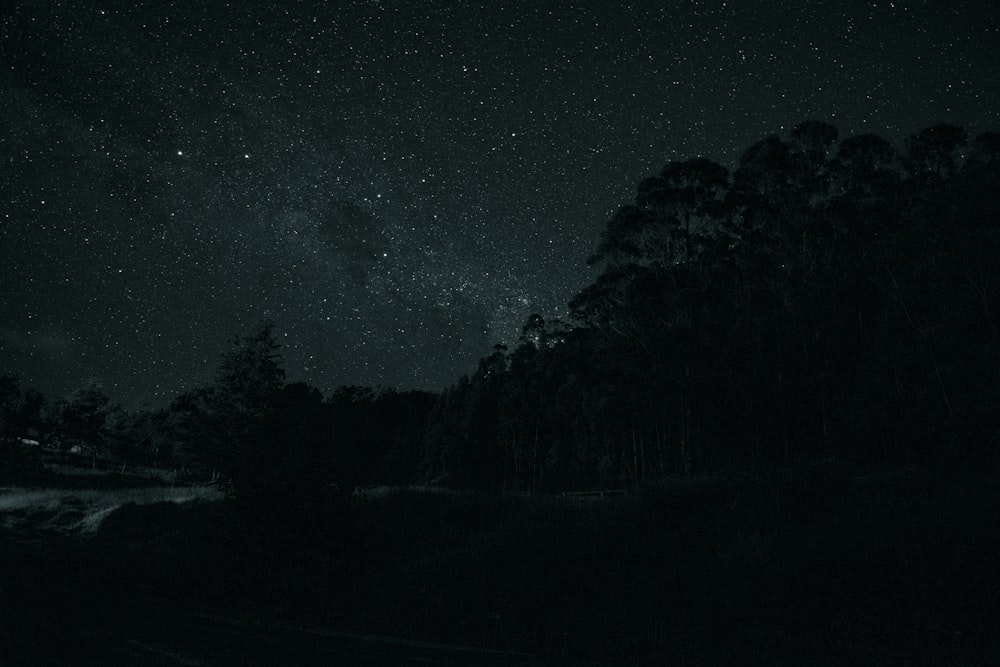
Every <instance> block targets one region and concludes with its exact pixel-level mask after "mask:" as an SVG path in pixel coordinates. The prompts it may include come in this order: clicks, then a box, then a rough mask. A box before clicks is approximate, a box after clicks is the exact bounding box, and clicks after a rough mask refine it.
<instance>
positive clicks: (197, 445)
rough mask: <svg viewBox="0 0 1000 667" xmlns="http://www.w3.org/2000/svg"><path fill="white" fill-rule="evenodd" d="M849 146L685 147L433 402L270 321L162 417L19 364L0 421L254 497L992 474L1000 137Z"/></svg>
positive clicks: (999, 321) (797, 137) (947, 133)
mask: <svg viewBox="0 0 1000 667" xmlns="http://www.w3.org/2000/svg"><path fill="white" fill-rule="evenodd" d="M838 139H839V137H838V131H837V129H836V128H834V127H833V126H831V125H828V124H826V123H823V122H818V121H807V122H804V123H802V124H800V125H798V126H796V127H795V128H794V129H793V130H792V132H791V133H790V135H789V136H788V137H787V138H784V139H783V138H781V137H779V136H769V137H766V138H765V139H762V140H761V141H759V142H757V143H755V144H754V145H753V146H751V147H749V148H748V149H747V150H746V151H745V152H744V153H743V155H742V156H741V158H740V160H739V165H738V167H737V168H736V170H735V171H734V172H732V173H730V172H729V170H727V169H726V168H725V167H723V166H721V165H718V164H716V163H713V162H711V161H710V160H706V159H704V158H696V159H691V160H686V161H673V162H669V163H668V164H667V165H666V166H665V167H664V168H663V169H662V170H661V171H660V173H659V174H656V175H653V176H650V177H649V178H647V179H645V180H643V181H642V182H641V183H639V184H638V187H637V191H636V195H635V199H634V201H633V202H632V203H630V204H627V205H625V206H622V207H621V208H620V209H619V210H618V212H617V213H615V215H614V216H613V217H612V218H611V219H610V220H609V221H608V222H607V224H606V227H605V229H604V231H603V233H602V235H601V237H600V239H599V241H598V243H597V244H596V250H595V252H594V254H593V256H591V257H590V258H589V262H590V263H591V264H593V265H595V266H597V267H599V269H600V273H599V275H598V277H597V279H596V280H595V281H594V283H593V284H591V285H589V286H587V287H586V288H585V289H584V290H582V291H581V292H580V293H579V294H578V295H576V296H575V297H574V298H573V299H572V300H571V302H570V303H569V307H570V312H571V322H570V323H566V322H561V321H546V320H545V319H543V318H542V317H541V316H539V315H532V316H531V317H530V318H528V320H527V322H526V324H525V325H524V328H523V330H522V335H521V338H520V340H519V341H518V344H517V345H516V346H515V347H513V349H510V348H507V347H505V346H503V345H498V346H497V347H496V349H495V350H494V352H493V353H492V354H490V355H489V356H487V357H485V358H483V359H482V360H481V361H480V362H479V365H478V368H477V369H476V370H475V372H474V373H472V374H471V375H470V376H466V377H462V378H460V379H459V380H458V382H457V383H456V384H455V385H453V386H451V387H449V388H447V389H445V390H444V391H443V392H441V393H440V394H439V395H435V394H429V393H425V392H396V391H392V390H373V389H369V388H357V387H348V388H341V389H339V390H337V391H335V392H334V393H333V394H332V395H330V396H328V397H324V396H323V395H322V394H321V393H320V392H319V391H318V390H316V389H314V388H311V387H309V386H306V385H304V384H286V383H285V379H284V373H283V371H282V369H281V363H280V350H279V347H278V345H277V344H276V342H275V340H274V337H273V335H272V325H271V323H269V322H262V323H260V324H258V325H257V326H256V328H255V329H254V330H252V331H251V332H249V333H248V334H246V335H242V336H238V337H236V338H235V339H233V341H232V347H231V349H230V350H229V351H228V352H227V353H226V354H225V355H224V356H223V358H222V360H221V363H220V365H219V368H218V371H217V374H216V377H215V380H214V381H213V383H211V384H210V385H208V386H206V387H203V388H200V389H197V390H194V391H191V392H188V393H185V394H183V395H182V396H179V397H178V398H177V399H175V400H174V401H173V402H172V403H171V405H170V406H169V407H168V408H166V409H163V410H160V411H157V412H137V413H136V412H132V413H130V412H127V411H124V410H121V409H120V408H114V406H111V404H110V402H109V401H108V399H107V397H106V396H104V395H103V394H102V393H101V392H100V390H99V389H98V388H94V387H91V388H89V389H87V390H84V391H82V392H78V394H76V395H74V396H73V397H70V398H69V399H66V400H62V401H57V402H55V403H53V404H51V405H49V404H47V403H46V402H45V400H44V398H43V397H41V396H40V395H37V392H35V393H31V390H24V391H22V390H21V389H20V388H19V387H18V386H17V383H16V382H15V381H13V380H11V379H6V380H4V382H5V384H2V385H0V387H2V388H3V396H0V407H2V409H3V410H4V411H5V412H4V415H5V416H3V419H4V420H5V421H4V422H3V423H4V424H6V425H7V426H5V431H6V432H9V433H13V432H17V433H19V434H23V433H28V432H38V433H40V435H41V437H43V438H44V437H46V433H49V434H53V435H54V436H55V437H56V439H59V440H60V441H61V442H63V443H64V446H65V445H66V444H67V443H72V442H74V441H81V442H83V441H85V442H88V443H101V446H103V447H105V448H107V449H108V450H110V451H114V452H115V453H116V455H117V456H120V457H123V458H132V459H135V460H143V461H147V462H153V461H154V460H155V461H157V462H158V464H160V465H162V464H163V463H167V462H169V463H172V464H175V465H193V466H199V467H200V469H202V470H203V471H214V472H215V473H216V474H222V475H223V476H224V477H225V478H226V479H229V480H231V481H232V483H233V485H234V488H243V489H254V490H261V489H267V488H275V489H277V488H279V487H281V488H284V489H285V490H286V491H287V490H290V489H293V488H296V489H305V488H313V489H316V488H326V487H329V485H330V482H331V480H336V481H337V482H338V483H339V484H341V485H342V486H343V487H344V488H349V487H350V488H353V486H355V485H359V484H361V485H364V484H378V483H387V482H388V483H402V482H410V481H433V482H436V483H447V484H451V485H453V486H458V487H466V488H469V487H474V488H482V489H492V490H507V491H515V490H516V491H535V492H547V491H557V490H565V489H585V488H588V487H621V486H627V487H632V486H637V485H641V484H645V483H648V482H654V481H655V480H658V479H661V478H665V477H672V476H677V475H688V474H693V473H700V472H718V471H721V470H725V469H733V468H736V469H745V468H746V467H747V466H775V465H778V466H783V465H792V464H795V463H798V462H803V461H812V460H816V459H818V458H827V457H836V458H839V459H841V460H845V461H851V462H857V463H875V462H882V463H900V462H930V463H934V464H936V465H949V464H959V463H971V464H976V465H984V464H988V465H992V466H1000V418H998V416H997V412H996V409H995V408H996V406H997V405H998V404H1000V315H998V307H1000V306H998V304H1000V262H998V260H1000V215H998V213H1000V205H998V203H997V200H996V197H995V193H996V192H998V191H1000V133H996V132H988V133H984V134H981V135H979V136H978V137H976V138H975V139H974V140H972V141H971V142H970V141H968V139H967V137H966V133H965V131H964V130H962V129H961V128H958V127H955V126H951V125H944V124H942V125H937V126H934V127H930V128H927V129H925V130H922V131H920V132H918V133H916V134H913V135H912V136H910V137H909V139H908V141H907V142H906V145H905V149H904V150H903V152H902V153H897V152H896V151H895V150H894V149H893V147H892V146H891V145H890V144H889V142H887V141H886V140H885V139H883V138H881V137H878V136H876V135H861V136H854V137H850V138H847V139H845V140H843V141H838ZM11 425H14V426H11ZM31 429H34V430H33V431H32V430H31Z"/></svg>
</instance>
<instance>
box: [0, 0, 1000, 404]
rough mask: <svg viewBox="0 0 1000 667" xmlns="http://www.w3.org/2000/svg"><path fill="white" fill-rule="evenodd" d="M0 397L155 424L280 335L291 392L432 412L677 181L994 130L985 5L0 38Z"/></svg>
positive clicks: (219, 12)
mask: <svg viewBox="0 0 1000 667" xmlns="http://www.w3.org/2000/svg"><path fill="white" fill-rule="evenodd" d="M0 16H2V33H0V68H2V69H0V100H2V105H0V113H2V120H0V147H2V153H0V155H2V160H3V167H2V173H0V374H3V373H15V374H18V375H19V376H20V377H21V378H22V380H23V381H24V382H25V383H26V384H32V385H35V386H37V387H38V388H39V389H41V390H43V391H45V392H46V393H55V394H62V393H66V392H68V391H71V390H73V389H75V388H77V387H80V386H82V385H84V384H85V383H87V382H88V381H90V380H94V379H96V380H97V381H100V382H101V383H102V384H103V386H104V388H105V391H106V392H107V393H108V394H109V395H110V396H111V397H112V398H113V399H114V400H116V401H120V402H122V403H124V404H126V405H133V406H138V405H143V404H146V405H150V406H158V405H162V404H164V403H166V402H167V401H168V400H169V399H170V398H172V397H173V396H175V395H176V394H178V393H179V392H181V391H184V390H188V389H192V388H194V387H197V386H200V385H202V384H205V383H206V382H208V381H210V379H211V378H212V374H213V372H214V369H215V366H216V363H217V361H218V358H219V355H220V353H221V352H222V351H223V349H224V348H225V344H226V340H227V339H228V338H230V337H231V336H233V335H235V334H238V333H242V332H244V331H246V330H247V329H248V328H249V327H250V325H252V324H253V323H254V322H255V321H256V320H258V319H260V318H262V317H271V318H273V319H274V320H275V322H276V324H277V331H278V332H279V335H280V336H281V337H282V342H283V343H284V345H285V347H284V349H283V355H284V363H285V368H286V371H287V374H288V379H289V380H292V381H298V380H302V381H306V382H309V383H311V384H314V385H316V386H317V387H319V388H321V389H323V390H324V391H328V390H330V389H333V388H335V387H337V386H339V385H344V384H366V385H384V386H395V387H399V388H404V389H407V388H420V389H431V390H438V389H440V388H441V387H443V386H445V385H447V384H450V383H452V382H454V381H455V380H456V379H457V378H458V376H459V375H461V374H463V373H467V372H470V371H472V370H473V369H474V367H475V363H476V360H477V359H478V358H479V357H480V356H482V355H484V354H487V353H488V352H489V351H490V348H491V346H492V345H493V344H495V343H497V342H498V341H506V342H512V341H513V340H514V339H515V338H516V336H517V332H518V330H519V328H520V325H521V324H522V323H523V322H524V320H525V319H526V318H527V316H528V315H529V314H531V313H532V312H538V313H541V314H542V315H543V316H545V317H564V316H565V312H566V302H567V300H568V299H569V298H570V297H571V296H572V295H573V294H574V293H575V292H577V291H578V290H580V289H581V288H582V287H584V286H585V285H586V284H587V282H588V281H589V280H590V279H591V278H592V277H593V274H592V270H591V269H589V268H588V267H587V266H586V265H585V259H586V257H587V255H588V254H589V253H590V252H591V251H592V250H593V248H594V247H595V245H596V243H597V241H598V236H599V234H600V232H601V230H602V229H603V225H604V222H605V221H606V220H607V218H608V217H609V216H610V215H611V213H612V212H613V211H614V210H615V209H616V208H617V207H618V206H619V205H621V204H623V203H626V202H627V201H628V200H629V199H630V198H631V196H632V193H633V192H634V187H635V184H636V183H637V182H638V181H639V180H641V179H642V178H643V177H644V176H646V175H648V174H650V173H653V172H656V171H658V170H659V169H660V167H662V165H663V164H664V163H665V162H666V161H667V160H669V159H687V158H691V157H696V156H705V157H708V158H711V159H714V160H717V161H719V162H721V163H723V164H725V165H726V166H729V167H733V166H734V164H735V162H736V160H737V158H738V156H739V154H740V152H741V151H742V150H743V149H744V148H746V147H747V146H749V145H750V144H751V143H753V142H754V141H756V140H757V139H760V138H762V137H763V136H765V135H767V134H770V133H772V132H777V133H779V134H787V131H788V130H789V129H790V128H791V127H792V126H794V125H795V124H797V123H798V122H800V121H802V120H806V119H819V120H825V121H827V122H830V123H832V124H834V125H836V126H837V127H838V128H839V129H840V131H841V138H844V137H847V136H850V135H851V134H858V133H864V132H875V133H878V134H881V135H883V136H885V137H886V138H887V139H890V140H891V141H893V142H894V143H896V144H897V145H900V142H901V141H902V139H903V138H904V137H905V136H906V135H908V134H909V133H911V132H914V131H916V130H919V129H921V128H923V127H926V126H929V125H932V124H935V123H937V122H942V121H943V122H950V123H954V124H956V125H962V126H964V127H965V128H966V129H967V130H968V131H969V134H970V136H975V134H977V133H978V132H981V131H983V130H986V129H997V128H1000V105H998V101H1000V100H998V98H1000V83H998V82H1000V78H998V75H997V71H998V70H997V67H996V57H997V47H998V46H1000V10H998V9H997V8H996V5H995V2H994V1H993V0H984V1H982V2H976V3H974V2H961V1H960V0H940V1H939V0H924V1H919V2H918V1H915V0H898V1H896V2H888V1H881V0H879V1H875V2H817V1H808V0H784V1H768V2H763V1H761V2H750V1H739V0H730V1H729V2H724V1H722V0H712V1H707V0H706V1H702V2H698V1H692V2H680V1H674V2H670V1H665V0H657V1H650V2H627V3H626V2H623V3H616V2H602V1H598V0H592V1H586V2H579V1H578V2H561V1H548V0H546V1H541V0H533V1H530V2H516V3H515V2H509V3H504V2H500V3H493V2H490V3H470V2H459V1H453V2H445V1H428V2H424V1H420V0H411V1H406V2H403V1H401V0H400V1H391V0H382V1H378V0H374V1H368V2H332V1H331V2H296V1H294V0H285V1H283V2H255V1H253V0H251V1H247V2H244V1H242V0H241V1H238V2H237V1H234V2H231V3H223V2H208V1H203V2H193V1H192V2H166V1H159V0H158V1H156V2H133V1H129V2H106V3H101V2H70V1H65V2H63V1H60V0H37V1H33V2H28V1H23V0H14V1H13V2H6V3H4V9H0Z"/></svg>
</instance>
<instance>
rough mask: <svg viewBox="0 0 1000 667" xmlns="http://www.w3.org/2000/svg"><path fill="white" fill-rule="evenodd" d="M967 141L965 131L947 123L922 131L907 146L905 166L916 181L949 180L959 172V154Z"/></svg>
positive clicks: (911, 136)
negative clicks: (929, 179)
mask: <svg viewBox="0 0 1000 667" xmlns="http://www.w3.org/2000/svg"><path fill="white" fill-rule="evenodd" d="M966 139H967V135H966V132H965V130H964V129H962V128H961V127H958V126H957V125H949V124H947V123H939V124H938V125H934V126H933V127H928V128H925V129H923V130H920V131H919V132H917V133H915V134H911V135H910V137H909V139H908V140H907V142H906V146H907V153H906V156H905V157H904V158H903V165H904V166H905V167H906V169H907V171H909V173H910V175H911V176H912V177H914V178H921V179H927V178H932V179H935V180H940V179H944V178H948V177H949V176H951V175H952V174H954V173H955V171H956V170H957V169H958V155H957V154H958V150H959V149H960V148H961V147H962V146H965V143H966Z"/></svg>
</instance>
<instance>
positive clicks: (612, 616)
mask: <svg viewBox="0 0 1000 667" xmlns="http://www.w3.org/2000/svg"><path fill="white" fill-rule="evenodd" d="M997 516H1000V489H998V487H997V483H996V478H995V476H992V475H990V474H986V473H984V472H983V471H977V472H976V473H958V472H952V473H949V474H948V475H942V474H933V475H932V474H928V473H926V472H921V471H919V470H916V469H905V470H895V471H885V472H872V471H868V472H866V473H864V474H861V473H859V472H858V471H847V470H844V469H841V468H840V467H838V466H835V465H830V466H819V467H813V468H809V469H803V470H798V471H784V472H775V473H769V474H757V475H752V476H745V477H740V478H733V479H730V480H726V481H719V480H703V481H699V482H687V483H677V484H674V485H671V486H667V487H663V488H661V489H658V490H651V491H647V492H644V493H641V494H635V495H630V496H628V497H622V498H612V499H603V500H592V501H579V500H567V499H560V498H517V497H510V496H507V497H502V496H491V497H483V496H461V495H435V494H422V493H399V494H394V495H389V496H386V497H380V498H369V499H364V500H362V499H357V498H344V497H327V498H296V497H294V495H288V494H286V495H281V496H275V497H273V498H270V499H268V501H267V502H264V501H263V500H260V501H259V502H256V503H246V504H238V503H228V502H214V503H201V504H195V505H190V506H177V505H173V504H172V503H157V504H154V505H148V506H135V505H126V506H124V507H122V508H121V509H120V510H118V511H117V512H115V513H113V514H111V515H110V516H108V517H107V518H106V519H105V521H104V523H103V524H102V527H101V529H100V531H98V532H97V533H96V534H93V535H84V536H55V535H49V536H34V538H35V539H25V536H24V535H14V534H12V533H10V532H9V531H8V532H6V533H4V534H3V536H2V538H0V539H2V540H3V541H2V542H0V573H2V579H0V582H2V583H0V665H46V664H51V665H56V664H58V665H71V664H116V665H127V664H136V665H274V664H293V665H298V664H306V665H310V664H355V665H389V664H398V665H406V664H430V665H467V664H477V665H573V664H609V665H656V664H687V665H702V664H720V665H721V664H784V665H800V664H828V665H839V664H871V665H882V664H887V665H891V664H911V665H917V664H926V665H981V664H995V663H996V661H997V659H998V658H1000V630H998V628H1000V522H998V521H997V520H996V517H997Z"/></svg>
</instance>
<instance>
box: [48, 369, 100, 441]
mask: <svg viewBox="0 0 1000 667" xmlns="http://www.w3.org/2000/svg"><path fill="white" fill-rule="evenodd" d="M111 409H112V406H111V399H110V398H109V397H108V396H107V394H105V393H104V388H103V387H102V386H101V384H100V383H99V382H97V381H96V380H95V381H91V382H90V383H89V384H88V385H87V386H86V387H82V388H81V389H78V390H76V391H75V392H73V393H72V394H70V396H69V397H68V398H67V399H65V400H63V401H60V402H58V403H57V406H56V415H55V417H56V425H55V428H56V430H57V431H58V433H59V435H60V436H62V437H63V438H65V439H67V440H68V441H69V442H71V443H75V444H80V445H84V446H87V447H91V448H94V449H99V448H102V447H103V446H104V445H105V444H106V442H105V441H106V437H105V436H106V432H105V425H106V423H107V420H108V415H109V414H110V412H111Z"/></svg>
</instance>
